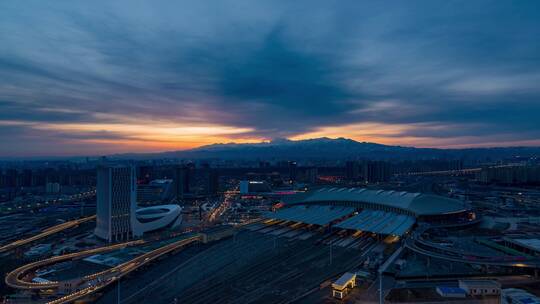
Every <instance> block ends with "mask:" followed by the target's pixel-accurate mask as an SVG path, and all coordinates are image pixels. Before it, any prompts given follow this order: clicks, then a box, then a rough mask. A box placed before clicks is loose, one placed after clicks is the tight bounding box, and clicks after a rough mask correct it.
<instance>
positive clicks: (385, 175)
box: [360, 161, 392, 183]
mask: <svg viewBox="0 0 540 304" xmlns="http://www.w3.org/2000/svg"><path fill="white" fill-rule="evenodd" d="M391 173H392V172H391V168H390V164H389V163H387V162H384V161H364V162H362V166H361V174H360V175H361V176H362V179H363V182H364V183H380V182H387V181H389V180H390V177H391Z"/></svg>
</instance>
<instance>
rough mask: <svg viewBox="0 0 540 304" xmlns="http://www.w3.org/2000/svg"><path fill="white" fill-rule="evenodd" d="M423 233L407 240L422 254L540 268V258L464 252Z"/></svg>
mask: <svg viewBox="0 0 540 304" xmlns="http://www.w3.org/2000/svg"><path fill="white" fill-rule="evenodd" d="M420 235H421V233H415V234H414V235H412V236H411V237H409V238H407V239H406V240H405V246H406V247H407V248H408V249H410V250H412V251H414V252H416V253H419V254H422V255H425V256H428V257H431V258H437V259H442V260H446V261H452V262H459V263H467V264H476V265H484V266H503V267H524V268H532V269H540V259H537V258H525V257H519V256H516V257H514V256H505V257H488V256H481V255H478V254H475V253H470V252H463V251H459V250H456V249H453V248H447V247H445V246H441V245H438V244H436V243H432V242H429V241H426V240H423V239H422V238H421V237H420Z"/></svg>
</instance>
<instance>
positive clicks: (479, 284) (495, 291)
mask: <svg viewBox="0 0 540 304" xmlns="http://www.w3.org/2000/svg"><path fill="white" fill-rule="evenodd" d="M459 288H461V289H463V290H465V292H467V294H468V295H471V296H493V295H500V294H501V284H499V282H497V281H492V280H460V281H459Z"/></svg>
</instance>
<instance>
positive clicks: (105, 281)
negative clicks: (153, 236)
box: [5, 235, 200, 304]
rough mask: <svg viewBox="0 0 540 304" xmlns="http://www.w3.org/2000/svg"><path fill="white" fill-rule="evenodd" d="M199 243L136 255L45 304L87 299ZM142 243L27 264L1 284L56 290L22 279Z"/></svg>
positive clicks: (188, 241)
mask: <svg viewBox="0 0 540 304" xmlns="http://www.w3.org/2000/svg"><path fill="white" fill-rule="evenodd" d="M199 240H200V235H195V236H191V237H188V238H185V239H182V240H179V241H176V242H173V243H171V244H168V245H165V246H163V247H160V248H158V249H155V250H153V251H150V252H148V253H145V254H143V255H140V256H138V257H136V258H134V259H132V260H130V261H127V262H125V263H123V264H120V265H118V266H116V267H113V268H110V269H107V270H105V271H102V272H98V273H94V274H91V275H87V276H84V277H82V278H80V284H78V286H79V287H81V288H82V289H80V290H76V291H75V292H73V293H71V294H68V295H65V296H63V297H61V298H58V299H56V300H53V301H50V302H48V303H50V304H60V303H71V302H73V301H76V300H79V299H82V298H84V297H87V296H89V295H91V294H92V293H94V292H96V291H98V290H101V289H103V288H105V287H107V286H109V285H110V284H113V283H114V282H116V281H118V280H119V279H120V278H122V277H123V276H125V275H127V274H129V273H130V272H132V271H135V270H137V269H138V268H140V267H142V266H144V265H146V264H148V263H150V262H152V261H154V260H156V259H158V258H160V257H161V256H164V255H166V254H168V253H171V252H173V251H175V250H177V249H179V248H182V247H184V246H186V245H188V244H191V243H193V242H196V241H199ZM144 243H146V242H145V241H143V240H136V241H131V242H127V243H121V244H115V245H110V246H103V247H99V248H94V249H90V250H85V251H81V252H77V253H71V254H66V255H62V256H57V257H52V258H49V259H45V260H42V261H38V262H34V263H30V264H27V265H24V266H22V267H19V268H17V269H15V270H14V271H12V272H10V273H9V274H8V275H7V276H6V279H5V281H6V284H7V285H8V286H10V287H13V288H17V289H25V290H43V289H58V288H59V287H60V286H61V284H62V282H58V281H52V282H44V283H36V282H28V281H25V280H24V277H25V276H26V275H27V274H28V273H31V272H32V271H35V270H37V269H39V268H40V267H44V266H47V265H51V264H55V263H59V262H62V261H66V260H74V259H80V258H83V257H86V256H90V255H93V254H97V253H102V252H106V251H112V250H116V249H121V248H125V247H127V246H135V245H142V244H144Z"/></svg>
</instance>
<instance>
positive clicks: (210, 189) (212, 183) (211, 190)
mask: <svg viewBox="0 0 540 304" xmlns="http://www.w3.org/2000/svg"><path fill="white" fill-rule="evenodd" d="M218 191H219V173H218V171H217V170H215V169H208V170H207V175H206V194H207V195H210V196H213V195H217V193H218Z"/></svg>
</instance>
